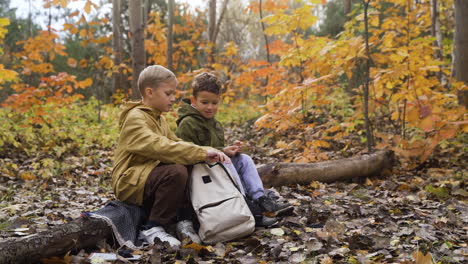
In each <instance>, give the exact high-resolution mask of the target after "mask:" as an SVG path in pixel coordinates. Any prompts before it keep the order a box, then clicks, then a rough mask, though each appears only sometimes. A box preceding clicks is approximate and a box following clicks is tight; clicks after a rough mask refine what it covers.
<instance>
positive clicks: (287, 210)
mask: <svg viewBox="0 0 468 264" xmlns="http://www.w3.org/2000/svg"><path fill="white" fill-rule="evenodd" d="M293 211H294V207H293V206H292V205H291V206H288V207H285V208H283V209H281V210H278V211H276V212H272V213H273V214H274V215H275V216H279V215H285V214H290V213H292V212H293Z"/></svg>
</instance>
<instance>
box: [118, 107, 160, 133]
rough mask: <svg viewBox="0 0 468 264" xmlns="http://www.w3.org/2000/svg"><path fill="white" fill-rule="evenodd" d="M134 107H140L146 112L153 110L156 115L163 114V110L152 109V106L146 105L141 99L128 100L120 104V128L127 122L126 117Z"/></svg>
mask: <svg viewBox="0 0 468 264" xmlns="http://www.w3.org/2000/svg"><path fill="white" fill-rule="evenodd" d="M134 108H139V109H141V110H143V111H146V112H152V113H153V114H154V115H155V116H159V115H161V111H158V110H155V109H152V108H151V107H149V106H146V105H144V104H143V103H142V102H141V101H126V102H124V103H123V104H122V105H121V106H120V114H119V128H120V129H121V128H122V126H123V124H124V122H125V119H126V118H127V116H128V113H129V112H130V110H132V109H134Z"/></svg>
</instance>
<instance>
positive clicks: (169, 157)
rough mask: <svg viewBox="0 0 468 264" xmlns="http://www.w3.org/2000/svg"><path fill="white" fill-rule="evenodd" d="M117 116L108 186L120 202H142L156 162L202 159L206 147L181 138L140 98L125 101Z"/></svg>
mask: <svg viewBox="0 0 468 264" xmlns="http://www.w3.org/2000/svg"><path fill="white" fill-rule="evenodd" d="M121 108H122V110H121V112H120V117H119V127H120V136H119V141H118V146H117V149H116V151H115V154H114V168H113V170H112V187H113V189H114V193H115V195H116V196H117V199H119V200H120V201H123V202H126V203H130V204H136V205H142V203H143V192H144V189H145V183H146V179H147V178H148V175H149V174H150V172H151V170H153V168H154V167H156V166H157V165H158V164H159V163H160V162H163V163H168V164H182V165H188V164H194V163H197V162H200V161H204V160H205V159H206V153H207V150H208V149H210V148H208V147H200V146H197V145H195V144H192V143H188V142H185V141H182V140H181V139H180V138H178V137H177V136H175V134H174V133H173V132H172V131H171V130H170V128H169V125H168V124H167V122H166V119H165V118H164V116H162V115H161V112H160V111H159V110H156V109H152V108H150V107H148V106H145V105H143V104H142V103H141V101H137V102H126V103H124V104H123V105H122V107H121Z"/></svg>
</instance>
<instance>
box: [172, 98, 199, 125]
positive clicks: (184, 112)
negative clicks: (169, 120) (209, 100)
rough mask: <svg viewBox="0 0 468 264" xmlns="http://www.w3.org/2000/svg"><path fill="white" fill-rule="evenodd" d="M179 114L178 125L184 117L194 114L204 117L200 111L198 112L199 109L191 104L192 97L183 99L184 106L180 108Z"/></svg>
mask: <svg viewBox="0 0 468 264" xmlns="http://www.w3.org/2000/svg"><path fill="white" fill-rule="evenodd" d="M177 115H178V116H179V118H177V120H176V124H177V125H179V123H180V122H181V121H182V119H184V118H185V117H187V116H194V117H199V118H201V119H204V117H203V116H202V115H201V114H200V112H198V110H197V109H195V108H194V107H193V106H192V105H191V102H190V99H187V98H186V99H183V100H182V106H181V107H180V108H179V110H177Z"/></svg>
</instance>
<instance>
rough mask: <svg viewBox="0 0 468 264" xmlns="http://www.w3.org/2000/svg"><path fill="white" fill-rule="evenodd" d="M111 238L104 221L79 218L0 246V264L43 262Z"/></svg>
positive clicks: (108, 228)
mask: <svg viewBox="0 0 468 264" xmlns="http://www.w3.org/2000/svg"><path fill="white" fill-rule="evenodd" d="M111 235H112V234H111V228H110V227H109V226H108V225H107V223H106V222H105V221H104V220H101V219H94V218H89V219H88V218H78V219H75V220H73V221H72V222H70V223H67V224H63V225H60V226H55V227H53V228H51V229H50V230H47V231H43V232H40V233H38V234H35V235H32V236H29V237H25V238H20V239H16V240H12V241H10V239H9V240H7V241H5V242H3V243H1V244H0V263H2V264H10V263H11V264H16V263H38V262H39V261H40V260H41V259H44V258H50V257H53V256H63V255H65V254H67V252H70V251H72V252H73V251H78V250H80V249H82V248H88V247H95V246H96V244H97V243H98V242H99V241H101V240H103V239H106V238H107V237H110V236H111Z"/></svg>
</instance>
